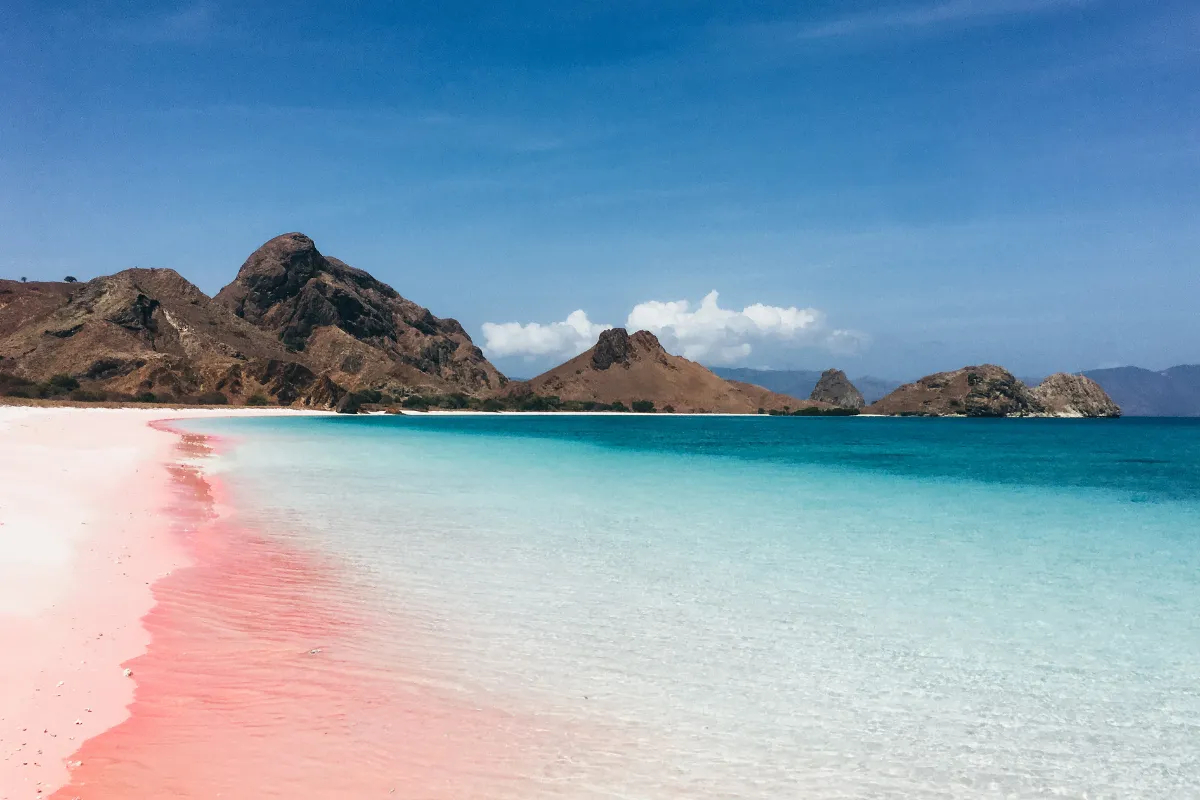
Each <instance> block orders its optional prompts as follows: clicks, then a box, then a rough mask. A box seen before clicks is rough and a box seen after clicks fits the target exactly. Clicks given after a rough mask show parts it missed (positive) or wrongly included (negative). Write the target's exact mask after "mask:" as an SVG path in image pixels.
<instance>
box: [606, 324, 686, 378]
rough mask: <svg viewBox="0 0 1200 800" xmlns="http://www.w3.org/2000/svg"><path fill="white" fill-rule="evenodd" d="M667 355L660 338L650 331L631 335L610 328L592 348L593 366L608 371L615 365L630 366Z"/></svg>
mask: <svg viewBox="0 0 1200 800" xmlns="http://www.w3.org/2000/svg"><path fill="white" fill-rule="evenodd" d="M666 353H667V351H666V350H664V349H663V346H662V343H661V342H659V341H658V337H657V336H655V335H654V334H653V333H651V332H650V331H637V332H636V333H633V334H630V333H629V332H628V331H627V330H625V329H624V328H610V329H608V330H606V331H603V332H601V334H600V339H599V340H598V341H597V342H596V346H595V347H593V348H592V366H593V367H594V368H595V369H599V370H605V369H608V368H609V367H611V366H612V365H613V364H623V365H625V366H629V364H630V362H631V361H634V360H637V359H639V358H642V357H645V356H650V357H665V356H666Z"/></svg>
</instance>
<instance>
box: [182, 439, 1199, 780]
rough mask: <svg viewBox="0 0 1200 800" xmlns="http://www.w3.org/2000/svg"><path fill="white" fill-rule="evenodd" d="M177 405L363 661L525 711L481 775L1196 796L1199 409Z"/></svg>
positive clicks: (248, 518) (257, 523)
mask: <svg viewBox="0 0 1200 800" xmlns="http://www.w3.org/2000/svg"><path fill="white" fill-rule="evenodd" d="M189 427H192V428H193V429H197V430H208V431H217V432H221V433H229V434H234V435H236V436H238V437H240V438H241V444H240V446H239V447H237V448H236V449H235V450H233V451H232V452H231V453H229V454H227V455H225V456H223V457H222V463H221V469H222V470H223V475H224V476H225V477H226V478H228V479H229V480H228V482H229V485H230V486H232V487H233V491H234V495H235V501H236V505H237V506H238V507H239V509H241V520H240V521H241V522H242V523H243V524H245V525H248V526H250V527H252V528H253V529H255V530H257V531H259V532H261V533H263V534H264V535H266V536H268V537H269V538H271V539H274V540H275V541H277V542H279V543H280V545H281V546H286V547H291V548H300V549H303V550H306V551H310V552H316V553H320V554H322V557H325V558H331V559H334V560H336V561H337V562H338V563H339V564H341V565H342V566H343V567H344V569H342V570H341V572H342V573H343V578H342V579H341V585H342V588H341V589H339V591H341V592H344V594H345V597H346V598H350V597H353V598H354V602H355V603H360V604H365V607H366V608H368V609H369V610H368V611H366V612H364V613H366V614H367V615H368V617H369V618H370V620H371V623H370V628H371V629H372V636H371V637H370V645H369V647H370V649H371V650H372V655H373V658H375V659H376V660H377V661H378V662H379V663H383V664H391V665H394V666H395V668H396V669H397V670H401V669H402V670H404V671H406V673H409V674H420V675H421V676H422V678H421V680H422V681H425V682H426V684H427V685H428V686H431V687H438V689H439V691H445V692H450V693H451V694H453V696H454V697H455V698H457V699H458V700H459V701H461V702H462V703H463V704H464V705H465V706H467V707H472V708H480V709H483V708H486V709H489V710H491V711H493V712H495V713H497V714H500V715H502V717H503V718H504V719H509V720H522V723H521V727H522V729H523V730H525V731H526V732H527V734H528V735H526V734H523V733H520V732H518V731H517V730H515V728H513V727H511V726H510V728H508V729H507V730H506V733H505V734H504V735H505V737H506V738H507V739H508V740H509V743H510V744H513V743H515V744H513V746H514V747H516V749H518V750H520V751H521V758H519V759H517V758H511V759H507V760H505V761H504V762H503V763H504V764H505V766H504V768H503V769H508V770H512V771H514V772H519V773H520V774H513V775H506V776H505V780H506V781H509V783H504V782H502V781H497V782H496V783H495V787H496V788H494V789H493V790H489V792H488V794H489V796H496V797H500V796H514V797H515V796H521V797H571V798H579V797H639V798H658V797H692V798H716V797H761V798H778V797H793V796H801V797H813V798H834V797H931V798H935V797H946V798H957V797H964V798H965V797H980V796H998V797H1034V796H1060V795H1061V796H1073V797H1085V796H1086V797H1183V796H1194V795H1197V794H1198V793H1200V613H1198V612H1200V591H1198V590H1200V533H1198V532H1200V426H1198V425H1188V424H1184V423H1157V424H1156V423H1138V422H1130V421H1121V422H1118V423H1101V424H1090V425H1089V424H1087V423H1078V422H1066V421H1063V422H1059V421H1047V422H1030V423H1022V422H1006V421H1001V422H997V423H991V424H989V423H974V422H965V421H916V420H914V421H906V420H792V419H780V420H776V419H743V420H737V419H716V418H714V419H699V420H696V419H657V418H656V419H630V418H619V419H608V418H600V419H596V418H533V417H522V418H497V417H491V416H489V417H479V418H417V419H414V418H399V419H397V418H388V419H380V418H370V419H363V418H355V419H348V420H347V419H336V420H332V419H296V420H290V419H289V420H228V421H220V422H204V423H195V424H192V423H189ZM347 602H349V600H348V599H347ZM399 621H403V625H401V624H400V622H399ZM365 646H366V645H364V647H365ZM469 761H470V759H469V756H468V755H467V754H464V769H466V766H465V765H466V764H467V763H469ZM444 768H446V769H454V768H455V767H453V766H452V765H451V766H446V767H444ZM505 786H507V787H510V788H503V787H505ZM511 787H519V788H511ZM510 792H511V793H510Z"/></svg>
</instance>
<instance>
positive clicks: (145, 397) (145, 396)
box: [133, 392, 158, 403]
mask: <svg viewBox="0 0 1200 800" xmlns="http://www.w3.org/2000/svg"><path fill="white" fill-rule="evenodd" d="M133 402H135V403H157V402H158V395H156V394H155V393H154V392H142V393H141V394H136V395H134V396H133Z"/></svg>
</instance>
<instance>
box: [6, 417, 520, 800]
mask: <svg viewBox="0 0 1200 800" xmlns="http://www.w3.org/2000/svg"><path fill="white" fill-rule="evenodd" d="M5 411H6V410H5V409H2V408H0V443H2V444H3V447H4V455H5V458H4V459H3V461H4V465H3V466H2V467H0V470H2V471H0V487H2V488H0V523H3V524H4V526H3V527H0V564H9V565H13V564H17V565H18V566H19V567H20V568H19V569H9V572H10V573H14V574H11V575H3V576H2V577H4V578H6V579H7V580H8V581H9V587H8V589H4V590H0V591H2V592H3V593H0V603H2V604H0V642H3V643H4V644H5V645H6V646H7V645H9V644H10V643H11V645H12V646H11V649H10V650H9V651H8V652H9V653H15V654H19V657H17V658H11V657H7V656H6V657H5V658H3V659H0V709H3V710H2V711H0V714H2V716H3V718H2V719H0V750H2V752H3V755H4V757H5V760H3V761H0V800H15V798H26V797H30V798H33V797H47V796H53V797H55V798H63V800H70V799H71V798H88V800H108V799H112V800H116V799H117V798H120V800H135V799H136V798H163V797H176V798H197V799H199V798H206V799H207V798H213V797H223V798H252V797H253V798H263V797H279V798H283V797H288V798H294V797H305V798H318V799H319V798H341V797H374V796H379V797H385V796H397V797H421V798H467V797H530V796H532V795H533V794H534V792H532V791H530V789H531V787H530V786H528V785H522V784H523V781H521V780H519V779H517V778H516V777H515V776H517V775H529V774H531V772H533V773H535V774H536V772H537V771H538V768H537V766H536V765H534V764H531V763H529V758H530V754H531V753H532V752H535V751H538V750H541V749H542V748H540V747H535V746H534V745H533V740H534V739H536V738H542V734H541V733H539V732H537V729H538V727H539V726H538V725H536V724H534V721H533V720H532V719H529V718H525V719H518V718H517V717H515V716H514V715H513V714H512V713H511V712H505V711H500V710H497V709H494V708H488V707H481V706H480V705H479V704H478V703H477V702H474V701H471V700H469V699H468V698H466V697H465V696H463V695H462V694H461V692H459V691H457V690H455V689H454V688H453V687H449V686H444V685H442V684H441V683H440V682H439V681H437V680H434V679H432V678H431V677H430V676H427V675H425V674H423V670H422V668H421V663H420V657H419V656H418V655H414V656H413V657H412V658H409V657H407V656H405V654H404V652H403V647H400V648H397V647H396V641H397V640H399V641H400V642H401V643H402V644H403V642H405V641H408V640H411V642H413V643H414V644H415V643H416V642H417V640H418V639H419V636H420V633H419V631H418V629H419V626H417V625H411V626H410V625H408V623H406V621H405V620H399V619H396V618H394V616H389V618H388V619H386V620H379V619H372V618H371V614H372V613H373V612H371V611H370V610H369V604H366V603H360V602H358V599H357V598H356V597H355V596H354V593H353V591H350V590H349V589H348V588H347V587H348V586H349V582H347V581H343V580H341V577H342V576H341V575H340V573H339V567H338V565H336V564H334V563H330V562H329V561H328V560H327V559H326V558H324V557H322V556H320V555H319V554H315V553H308V552H301V551H296V550H294V549H289V548H287V547H284V546H282V545H281V544H280V542H279V541H278V540H276V539H273V538H270V537H268V536H265V535H263V534H261V533H259V532H256V531H253V530H248V529H244V528H242V527H239V526H238V525H237V524H236V517H233V516H231V513H232V510H231V509H230V508H229V505H228V501H227V500H226V499H225V498H224V497H223V496H222V494H221V489H222V487H221V486H220V484H219V483H218V482H217V481H215V480H214V479H213V478H211V477H209V476H206V475H205V474H204V473H203V471H202V470H201V469H200V468H199V467H197V466H196V463H197V461H196V460H197V459H198V458H200V459H202V458H203V456H204V455H205V453H206V452H207V451H208V450H209V449H210V448H211V447H212V446H213V445H214V444H216V443H215V442H213V441H212V440H209V439H205V438H204V437H198V436H193V435H186V436H181V435H179V434H177V433H175V432H173V431H171V430H170V428H169V426H165V425H162V424H161V423H159V424H156V425H155V426H154V427H151V426H150V425H149V424H148V423H150V422H152V421H155V420H156V419H157V417H161V416H164V415H163V414H162V413H160V414H158V415H157V417H156V416H155V415H151V414H148V413H145V412H137V411H109V412H91V411H88V412H84V411H77V410H57V409H55V410H37V411H26V410H23V411H24V413H22V414H18V415H13V414H9V415H8V416H4V415H3V412H5ZM172 416H179V414H178V412H173V413H172ZM38 542H41V543H42V544H41V545H35V544H34V543H38ZM46 543H49V544H46ZM14 587H15V590H11V589H13V588H14ZM422 650H423V649H422V648H419V647H417V648H414V649H413V650H412V652H414V653H419V652H422ZM126 667H128V668H130V669H132V675H130V676H128V677H126V676H124V674H123V670H124V669H125V668H126ZM60 681H61V682H62V683H61V685H59V682H60Z"/></svg>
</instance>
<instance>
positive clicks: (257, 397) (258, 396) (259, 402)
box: [246, 392, 271, 406]
mask: <svg viewBox="0 0 1200 800" xmlns="http://www.w3.org/2000/svg"><path fill="white" fill-rule="evenodd" d="M270 403H271V401H270V400H268V399H267V396H266V395H265V394H263V393H262V392H256V393H255V394H252V395H250V396H249V397H247V398H246V405H248V406H266V405H270Z"/></svg>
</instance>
